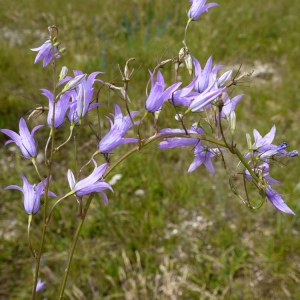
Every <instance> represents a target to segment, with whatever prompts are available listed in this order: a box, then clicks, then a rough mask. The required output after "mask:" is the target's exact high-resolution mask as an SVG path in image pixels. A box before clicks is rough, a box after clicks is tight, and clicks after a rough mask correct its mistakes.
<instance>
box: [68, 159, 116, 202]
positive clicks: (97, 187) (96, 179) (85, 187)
mask: <svg viewBox="0 0 300 300" xmlns="http://www.w3.org/2000/svg"><path fill="white" fill-rule="evenodd" d="M93 163H94V165H95V169H94V171H93V172H92V174H90V175H89V176H88V177H86V178H84V179H82V180H79V181H78V182H76V180H75V177H74V174H73V172H72V171H71V170H68V181H69V186H70V188H71V190H72V191H74V193H75V194H76V195H77V196H79V197H82V196H84V195H88V194H91V193H100V194H101V195H102V197H103V199H104V201H105V202H106V203H107V202H108V199H107V196H106V194H105V193H103V192H102V191H103V190H111V191H113V189H112V187H111V186H110V185H109V184H108V183H106V182H104V180H103V178H102V176H103V174H104V172H105V171H106V169H107V167H108V164H103V165H101V166H99V167H97V164H96V162H95V161H94V160H93Z"/></svg>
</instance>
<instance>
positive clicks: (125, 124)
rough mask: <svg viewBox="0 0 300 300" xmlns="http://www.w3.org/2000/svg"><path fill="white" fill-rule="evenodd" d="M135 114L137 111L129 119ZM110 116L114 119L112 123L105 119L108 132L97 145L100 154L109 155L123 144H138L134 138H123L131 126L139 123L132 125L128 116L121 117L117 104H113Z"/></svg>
mask: <svg viewBox="0 0 300 300" xmlns="http://www.w3.org/2000/svg"><path fill="white" fill-rule="evenodd" d="M136 114H137V111H133V112H131V113H130V115H131V118H133V117H134V116H135V115H136ZM112 116H113V117H114V122H113V121H112V120H111V119H110V118H107V119H108V120H109V122H110V125H111V128H110V131H109V132H108V133H107V134H106V135H105V136H104V137H103V138H102V139H101V141H100V142H99V144H98V148H99V150H100V152H101V153H109V152H111V151H112V150H113V149H115V148H116V147H118V146H120V145H123V144H127V143H136V142H138V140H137V139H135V138H123V136H124V135H125V134H126V133H127V131H128V130H129V129H130V128H131V127H132V126H133V125H137V124H138V123H139V122H134V124H132V122H131V118H130V116H129V115H127V116H125V117H123V115H122V112H121V109H120V107H119V106H118V105H117V104H115V114H114V115H113V114H112Z"/></svg>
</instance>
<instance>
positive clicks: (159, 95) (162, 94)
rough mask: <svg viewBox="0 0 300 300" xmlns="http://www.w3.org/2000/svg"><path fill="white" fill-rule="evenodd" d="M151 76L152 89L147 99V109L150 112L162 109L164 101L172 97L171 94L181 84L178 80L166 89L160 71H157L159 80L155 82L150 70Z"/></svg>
mask: <svg viewBox="0 0 300 300" xmlns="http://www.w3.org/2000/svg"><path fill="white" fill-rule="evenodd" d="M149 73H150V77H151V91H150V94H149V97H148V99H147V101H146V109H147V110H148V111H150V112H153V113H154V112H156V111H158V110H160V109H161V106H162V105H163V103H164V101H165V100H166V99H168V98H170V96H171V94H172V93H174V92H175V90H176V89H177V88H178V87H179V86H180V85H181V83H182V82H177V83H174V84H172V85H171V86H170V87H168V88H167V89H166V90H165V91H164V89H165V81H164V78H163V76H162V74H161V72H160V71H158V72H157V81H156V82H154V76H153V74H152V73H151V72H150V71H149Z"/></svg>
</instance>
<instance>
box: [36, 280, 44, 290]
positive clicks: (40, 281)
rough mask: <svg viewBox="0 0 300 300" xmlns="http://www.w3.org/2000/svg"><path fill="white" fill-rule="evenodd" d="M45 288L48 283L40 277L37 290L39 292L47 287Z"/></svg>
mask: <svg viewBox="0 0 300 300" xmlns="http://www.w3.org/2000/svg"><path fill="white" fill-rule="evenodd" d="M45 288H46V283H45V282H43V281H42V280H41V279H40V278H39V279H38V282H37V284H36V291H37V292H39V291H41V290H43V289H45Z"/></svg>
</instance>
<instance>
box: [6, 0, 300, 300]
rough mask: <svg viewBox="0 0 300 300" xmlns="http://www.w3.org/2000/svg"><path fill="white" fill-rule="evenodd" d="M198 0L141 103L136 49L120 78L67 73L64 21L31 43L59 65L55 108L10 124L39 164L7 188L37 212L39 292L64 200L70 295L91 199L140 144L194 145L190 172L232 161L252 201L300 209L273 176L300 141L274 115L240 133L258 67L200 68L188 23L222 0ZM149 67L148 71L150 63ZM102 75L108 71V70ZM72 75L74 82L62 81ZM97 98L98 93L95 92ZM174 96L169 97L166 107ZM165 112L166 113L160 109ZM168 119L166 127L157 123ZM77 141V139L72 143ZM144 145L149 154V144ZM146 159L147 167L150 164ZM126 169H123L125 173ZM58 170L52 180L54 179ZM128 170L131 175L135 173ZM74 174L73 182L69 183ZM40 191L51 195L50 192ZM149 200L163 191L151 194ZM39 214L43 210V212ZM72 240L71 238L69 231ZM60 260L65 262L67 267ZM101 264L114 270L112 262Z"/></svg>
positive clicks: (234, 183) (238, 190)
mask: <svg viewBox="0 0 300 300" xmlns="http://www.w3.org/2000/svg"><path fill="white" fill-rule="evenodd" d="M190 2H191V3H192V5H191V7H190V9H189V11H188V18H187V20H186V22H187V23H186V27H185V32H184V37H183V38H182V37H181V39H180V40H181V41H183V46H181V48H180V49H178V52H177V53H178V55H173V54H172V55H170V56H169V57H166V56H168V55H169V54H168V52H167V51H165V52H164V55H163V56H161V57H163V59H164V60H160V61H159V62H158V63H157V64H156V65H152V66H151V67H149V68H151V70H149V73H150V80H145V82H142V79H140V81H139V82H138V85H141V84H142V83H143V84H145V87H146V88H145V90H146V91H148V83H149V82H151V89H150V91H149V94H148V93H147V92H146V97H145V98H144V101H143V102H142V105H141V107H139V108H140V109H139V110H137V109H136V108H137V106H138V105H139V104H140V101H138V100H139V99H140V98H138V99H134V96H131V94H130V99H129V95H128V93H131V90H132V88H133V86H134V85H131V82H132V81H133V80H134V76H133V74H134V68H132V70H131V67H132V64H134V63H133V61H134V60H136V58H132V57H131V58H128V59H127V61H126V62H124V63H123V65H125V67H124V69H123V70H121V65H122V64H121V63H120V65H119V71H120V76H119V78H118V79H116V78H117V77H118V76H117V77H115V79H111V78H110V79H109V80H108V81H107V82H106V81H104V79H101V80H100V79H96V78H97V76H98V75H99V74H102V73H103V72H100V71H94V72H92V73H91V74H90V75H87V74H86V73H84V72H83V71H81V70H76V71H74V75H73V76H74V78H72V77H71V76H68V75H67V73H68V68H67V67H66V66H65V65H64V66H62V67H60V68H61V71H60V74H59V75H58V72H57V69H58V67H59V65H58V63H59V62H60V61H62V59H61V60H59V61H57V58H59V57H60V55H61V54H62V53H64V52H65V51H66V50H65V49H66V48H61V47H60V43H59V42H58V28H57V27H56V26H54V25H53V26H50V27H49V28H48V30H49V32H50V37H49V39H48V40H47V41H46V42H45V43H44V44H43V45H42V46H40V47H38V48H32V49H31V50H32V51H37V52H38V53H37V56H36V58H35V61H34V63H37V62H38V61H40V60H43V67H47V66H49V68H50V67H51V68H52V76H51V77H50V80H47V81H46V83H49V82H51V85H50V87H47V89H46V88H44V89H41V92H42V95H43V96H45V97H46V99H45V98H44V97H41V98H42V101H45V102H47V103H48V104H46V103H44V104H45V105H43V106H41V107H40V108H39V115H40V114H41V113H43V112H44V111H48V117H47V120H46V119H45V118H41V117H40V116H39V115H37V114H35V117H36V118H35V120H34V121H35V122H36V123H38V124H39V125H37V126H36V127H34V128H33V130H32V131H31V132H30V131H29V129H28V127H27V124H26V122H25V120H24V119H23V118H21V119H20V122H19V134H18V133H16V132H14V131H12V130H10V129H1V130H0V131H1V132H3V133H4V134H5V135H7V136H8V137H9V140H8V141H7V142H6V143H5V145H7V144H9V143H15V144H16V145H17V146H18V147H19V148H20V150H21V152H22V154H23V156H24V158H27V159H30V160H31V164H30V165H28V161H27V164H26V174H25V172H24V171H23V169H22V172H24V174H25V175H26V176H25V175H24V174H23V173H21V177H22V180H23V187H19V186H17V185H9V186H8V187H7V188H6V189H17V190H19V191H21V192H22V193H23V195H24V209H25V212H26V213H27V214H28V216H27V217H28V227H27V228H28V230H27V234H28V244H29V249H30V251H31V253H32V255H33V260H34V262H35V269H34V276H33V287H32V292H31V299H32V300H34V299H36V293H37V291H40V290H41V289H42V287H43V286H44V283H43V282H42V281H41V280H40V279H39V278H40V277H39V276H40V273H41V260H42V257H43V254H44V251H47V250H46V249H47V247H46V243H48V241H49V239H48V238H46V236H47V233H48V231H49V227H50V226H49V224H51V223H54V224H53V226H52V227H51V228H56V226H58V225H59V224H62V223H65V222H61V220H60V219H59V218H60V217H61V216H64V215H65V213H64V212H65V208H63V205H66V203H67V205H68V208H67V209H68V212H71V213H70V215H69V214H68V218H69V217H70V218H72V219H73V223H74V224H76V229H75V230H74V232H73V237H72V243H71V244H70V248H69V251H65V253H68V257H67V259H66V261H65V260H63V262H62V263H63V264H65V266H64V268H63V269H64V270H65V271H64V272H63V274H62V276H63V278H62V280H61V286H60V289H59V292H58V295H57V298H58V299H64V298H65V289H66V284H67V279H68V276H69V270H70V269H71V264H72V260H73V255H74V251H75V248H76V244H77V241H78V239H79V236H80V233H81V230H82V227H83V225H84V221H85V219H86V217H87V215H88V214H90V212H91V210H90V207H91V203H92V201H93V198H94V196H95V195H97V194H98V193H99V194H101V195H102V197H103V199H104V201H105V203H106V204H108V196H109V195H108V194H109V193H110V191H112V192H113V189H112V187H111V185H110V184H109V183H107V182H106V180H107V177H108V176H110V175H111V174H112V173H113V172H115V171H116V170H117V167H118V166H119V164H120V163H122V162H124V161H126V159H127V158H128V157H130V156H131V155H135V154H136V153H138V155H140V154H139V153H141V152H142V151H143V150H144V149H143V148H146V147H148V145H150V144H153V143H157V145H158V149H160V150H162V149H163V150H165V151H172V150H169V149H173V148H179V149H178V150H180V151H183V153H184V155H182V157H187V159H188V155H189V154H190V153H191V152H192V151H193V155H194V157H193V161H192V163H191V165H190V166H189V168H188V170H187V173H190V172H194V173H193V175H187V176H197V178H199V180H200V179H201V178H202V177H203V175H201V174H202V173H201V172H202V171H203V170H202V169H201V168H198V167H199V166H201V165H204V166H205V167H206V169H207V170H208V171H209V173H207V172H206V173H207V175H205V176H213V175H214V174H215V172H217V169H220V168H223V169H224V170H225V172H223V173H221V174H226V182H228V181H229V183H230V184H229V187H228V188H229V189H231V190H232V191H233V192H234V194H235V195H237V196H238V197H239V199H240V200H242V203H244V204H246V206H247V207H248V208H249V209H252V210H255V209H258V208H261V207H262V205H263V204H264V203H265V200H266V199H268V201H269V202H271V204H272V205H273V206H274V207H275V209H276V210H277V211H281V212H284V213H286V214H290V215H294V214H295V213H294V211H293V210H292V208H293V206H294V204H293V203H291V204H290V205H291V208H290V207H289V206H288V205H287V204H286V203H285V201H284V200H283V198H282V196H281V195H280V194H279V193H278V192H277V191H275V190H274V185H275V184H278V185H281V182H279V181H277V180H276V179H274V178H272V177H270V176H269V173H270V168H275V167H276V165H277V164H271V161H272V160H273V161H278V160H280V159H282V158H289V159H291V158H295V159H296V157H297V156H299V154H298V151H297V150H293V151H290V152H288V151H286V149H287V147H288V143H287V142H281V143H280V144H279V145H277V144H275V142H274V143H273V141H274V139H275V133H276V127H275V125H274V126H273V127H272V129H271V130H270V132H269V133H267V134H266V135H265V136H261V134H260V133H259V132H258V130H256V129H254V131H253V136H254V142H253V141H252V140H251V137H250V135H249V134H248V133H247V134H246V137H247V139H246V141H247V143H246V141H244V143H243V142H241V141H239V140H238V138H237V137H238V136H240V134H239V135H237V132H239V131H242V130H243V128H245V127H248V126H250V125H251V124H246V123H244V124H243V126H238V125H237V120H239V119H238V118H237V115H238V113H236V112H235V108H236V105H237V103H239V102H240V100H241V99H242V98H243V96H244V94H239V95H235V94H234V93H235V90H234V89H233V88H232V87H233V86H236V85H237V84H238V83H240V82H241V80H242V79H245V78H248V77H250V76H251V75H252V73H253V71H251V72H244V73H241V74H236V76H234V78H233V79H231V75H232V70H229V71H227V72H225V73H223V74H222V75H221V76H219V75H218V72H219V70H220V69H221V68H223V65H219V64H216V65H213V62H212V56H209V58H208V59H207V61H206V62H205V66H204V68H203V69H202V68H201V65H200V62H199V61H198V60H197V58H196V57H194V56H193V54H194V52H193V51H192V49H190V48H189V43H188V39H187V30H188V28H189V26H192V25H191V24H195V23H194V22H192V21H195V20H198V19H199V18H200V16H201V15H202V14H203V13H204V12H208V10H209V9H210V8H212V7H214V6H218V4H217V3H208V4H206V0H191V1H190ZM174 44H176V43H174ZM173 53H174V52H173ZM50 62H51V64H50ZM184 65H185V66H186V67H187V71H185V73H182V74H181V72H182V68H179V66H184ZM203 65H204V64H203ZM203 65H202V66H203ZM168 68H169V70H172V71H174V73H173V74H172V80H173V82H172V83H170V84H168V87H167V88H166V87H165V81H168V82H169V81H170V80H171V79H170V78H167V77H166V76H167V72H165V70H166V69H168ZM144 72H145V74H147V71H146V70H144ZM180 76H181V78H183V79H184V81H185V83H186V84H187V85H186V86H185V87H184V88H182V89H181V90H179V89H178V88H179V86H180V85H181V84H182V83H181V82H178V78H180ZM103 78H105V77H104V76H103ZM165 79H166V80H165ZM170 82H171V81H170ZM98 83H99V84H98ZM63 84H65V85H64V86H63ZM108 91H114V93H115V95H117V96H118V97H115V98H113V97H112V98H110V101H105V100H103V99H104V98H106V97H107V92H108ZM95 95H97V96H95ZM132 95H134V93H132ZM94 100H96V101H95V102H93V101H94ZM111 101H118V104H117V103H111ZM165 101H167V104H166V105H165V106H164V109H163V110H162V106H163V104H164V102H165ZM241 103H242V102H241ZM112 104H113V105H112ZM47 105H48V107H47ZM107 106H109V107H107ZM112 106H113V107H114V113H111V114H110V115H111V117H106V118H107V119H108V120H109V123H110V129H109V130H108V131H105V130H106V129H105V128H103V124H104V123H105V122H103V119H104V118H103V117H104V116H105V114H106V111H107V110H108V111H113V108H112ZM96 107H97V109H94V111H93V114H89V111H90V110H91V109H93V108H96ZM135 109H136V110H135ZM167 110H169V112H168V111H167ZM122 111H123V112H125V111H126V114H124V115H123V113H122ZM149 112H151V113H152V116H154V118H153V120H152V122H153V123H151V126H149V124H148V123H147V122H144V118H145V117H146V116H147V115H148V114H149ZM140 113H144V117H142V118H140V119H138V120H137V119H136V118H137V117H138V116H139V115H140ZM141 115H143V114H141ZM168 116H172V118H173V119H172V120H170V119H168ZM159 117H160V118H161V119H158V118H159ZM104 120H105V119H104ZM161 120H162V122H161ZM174 122H176V123H175V124H176V125H174ZM65 123H67V124H68V123H69V126H63V125H64V124H65ZM45 124H47V125H48V126H45V128H44V130H48V132H49V135H48V139H47V140H46V141H44V140H43V137H45V135H44V132H43V134H42V135H41V137H40V138H38V139H37V140H38V141H39V148H40V147H44V156H43V155H40V156H41V158H40V157H39V158H40V159H36V157H37V154H38V151H37V146H36V145H37V143H36V141H35V139H34V134H35V132H36V131H37V130H38V129H39V128H41V127H42V126H44V125H45ZM135 125H138V126H135ZM160 126H161V128H158V127H160ZM66 127H69V128H70V131H69V135H68V138H67V139H66V140H65V136H66V135H65V132H64V130H65V128H66ZM173 127H175V128H173ZM57 128H59V130H56V129H57ZM251 130H252V129H251ZM103 132H104V133H103ZM39 133H40V131H39ZM125 136H126V137H125ZM62 139H63V141H62ZM124 144H128V146H127V147H120V149H118V150H120V151H114V150H115V149H116V148H117V147H119V146H121V145H124ZM57 145H59V146H57ZM67 145H68V147H67ZM71 147H73V148H72V149H71ZM186 147H190V149H186ZM143 153H145V155H147V153H149V151H145V152H143ZM112 154H113V155H112ZM59 155H60V156H59ZM149 155H150V154H149ZM151 155H152V153H151ZM139 157H141V155H140V156H139ZM61 158H63V159H61ZM96 159H97V162H99V161H101V163H99V166H98V164H97V163H96ZM212 159H214V161H218V162H216V163H215V167H216V170H215V167H214V165H213V163H212ZM191 160H192V159H191ZM90 163H93V164H94V170H93V171H92V172H91V173H90V172H88V174H89V175H88V176H86V177H85V178H83V174H85V173H86V172H87V171H86V169H85V168H87V167H88V166H89V164H90ZM166 163H168V160H166ZM217 166H218V168H217ZM19 167H20V164H19V163H18V164H16V168H19ZM143 167H144V168H146V167H147V165H144V166H143ZM71 168H72V169H75V170H77V171H76V173H75V174H76V175H74V173H73V172H72V171H71ZM162 168H163V166H162ZM12 172H13V170H12ZM31 172H32V173H34V174H36V175H38V177H39V178H40V182H39V183H38V184H37V185H32V184H30V183H29V181H28V180H27V178H30V177H29V174H30V176H31ZM197 172H198V173H197ZM27 173H29V174H27ZM66 173H67V178H65V177H64V178H61V177H60V174H66ZM115 175H116V174H115ZM118 175H119V176H120V174H118ZM220 176H221V175H220ZM31 177H32V176H31ZM120 177H122V176H120ZM12 178H13V177H12ZM45 178H46V179H45ZM51 178H53V180H50V179H51ZM82 178H83V179H82ZM113 178H114V177H113ZM118 178H119V177H118ZM218 178H219V177H218ZM124 179H125V180H126V176H124ZM134 179H136V178H134ZM237 179H240V180H237ZM137 180H138V178H137ZM149 180H151V178H150V179H149ZM67 181H68V183H67ZM224 181H225V180H224ZM108 182H112V181H108ZM68 184H69V187H70V189H71V190H70V189H69V188H68V187H67V185H68ZM112 184H113V183H112ZM116 186H117V185H116ZM248 186H251V188H252V189H254V191H256V193H257V195H259V196H260V197H261V202H260V205H258V206H255V205H254V204H253V203H257V201H256V198H255V201H253V199H251V197H252V194H253V193H252V192H251V193H248ZM54 188H55V189H54ZM51 190H55V191H58V194H59V196H58V200H56V201H55V202H54V203H53V199H52V198H50V197H57V196H56V195H55V194H54V193H53V192H51ZM127 194H128V193H127ZM70 196H72V197H74V196H75V197H76V200H77V201H67V200H66V199H67V198H69V197H70ZM250 196H251V197H250ZM41 197H43V198H42V199H41ZM49 198H50V199H49ZM159 200H160V199H159V198H157V199H155V201H159ZM115 201H117V199H115ZM147 201H154V200H153V199H151V197H150V198H149V199H148V200H147ZM41 202H42V204H43V205H42V206H41ZM113 203H114V202H113V201H110V203H109V205H113ZM120 205H121V204H120ZM94 207H95V206H94ZM59 209H61V211H60V210H59ZM98 209H101V207H99V208H98V207H97V209H93V212H95V211H97V210H98ZM232 209H233V208H232ZM293 209H294V208H293ZM72 211H73V213H72ZM61 212H63V213H61ZM38 214H39V216H40V217H36V215H38ZM53 216H55V218H54V217H53ZM101 216H103V213H102V214H99V215H98V217H99V218H100V217H101ZM33 218H35V219H34V220H35V222H32V224H31V220H32V219H33ZM73 223H72V224H73ZM36 227H40V228H41V229H42V230H41V231H39V230H38V229H37V228H36ZM72 229H73V226H72V228H71V229H70V230H66V231H65V232H64V234H66V235H67V234H69V233H70V232H72ZM31 230H34V231H33V232H34V233H36V232H41V233H39V234H38V235H36V234H35V238H34V240H33V239H32V235H30V233H31ZM122 230H123V231H124V232H125V231H126V228H122ZM55 232H56V231H55ZM68 240H69V239H66V241H68ZM37 242H39V245H38V246H36V243H37ZM64 244H65V243H64ZM51 247H55V245H54V244H53V245H52V246H51ZM46 263H47V262H46ZM51 264H52V262H51ZM47 268H50V266H47ZM57 270H58V272H59V270H60V268H57ZM102 271H103V272H105V271H106V270H102ZM48 291H49V288H48ZM121 297H122V296H121ZM51 299H52V298H51Z"/></svg>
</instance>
